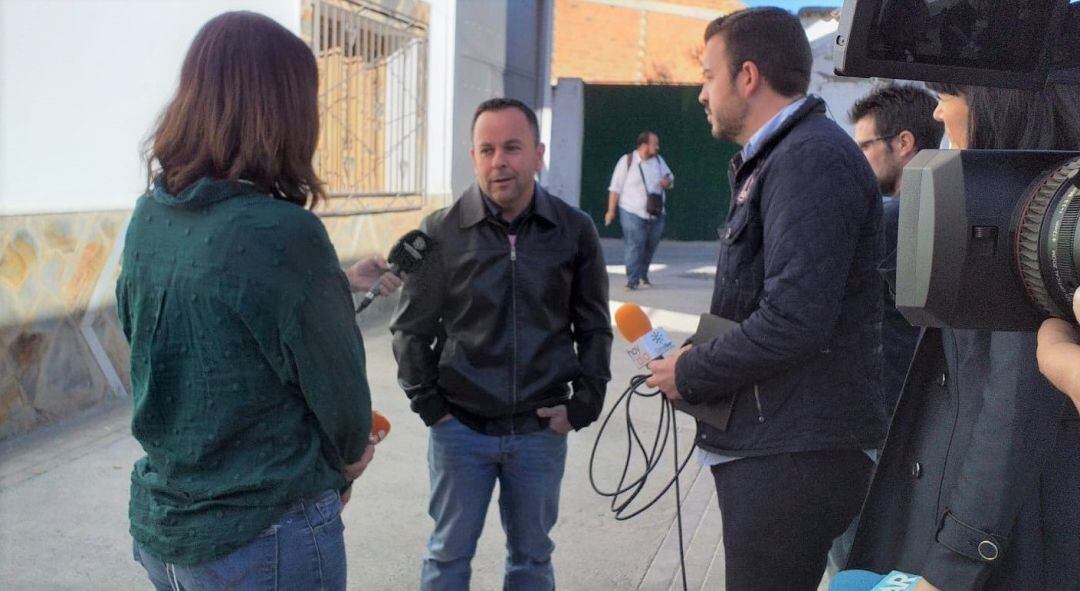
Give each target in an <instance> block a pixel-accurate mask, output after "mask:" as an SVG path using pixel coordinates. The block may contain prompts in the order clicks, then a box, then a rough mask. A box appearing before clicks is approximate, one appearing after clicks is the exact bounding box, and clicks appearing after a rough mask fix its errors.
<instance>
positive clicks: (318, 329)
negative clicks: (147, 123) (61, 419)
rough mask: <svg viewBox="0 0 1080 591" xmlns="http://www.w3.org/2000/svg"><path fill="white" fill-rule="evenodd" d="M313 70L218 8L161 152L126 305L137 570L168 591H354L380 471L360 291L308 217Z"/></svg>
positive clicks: (295, 51) (132, 236) (289, 42)
mask: <svg viewBox="0 0 1080 591" xmlns="http://www.w3.org/2000/svg"><path fill="white" fill-rule="evenodd" d="M317 84H318V72H317V69H316V65H315V58H314V55H313V54H312V52H311V50H310V49H309V48H308V47H307V46H306V45H305V44H304V43H303V41H301V40H300V39H299V38H298V37H296V36H295V35H294V34H292V33H291V32H289V31H288V30H287V29H285V28H284V27H282V26H281V25H279V24H278V23H276V22H274V21H273V20H271V19H269V18H267V17H265V16H261V15H257V14H254V13H249V12H232V13H226V14H223V15H221V16H218V17H216V18H214V19H212V20H211V21H209V22H208V23H206V25H204V26H203V28H202V29H201V30H200V31H199V33H198V35H197V36H196V37H195V40H194V41H193V42H192V45H191V48H190V49H189V50H188V53H187V57H186V58H185V60H184V64H183V68H182V70H181V74H180V85H179V89H178V90H177V92H176V96H175V97H174V98H173V99H172V101H171V103H170V104H169V105H168V107H167V108H166V109H165V111H164V113H163V115H162V117H161V120H160V122H159V123H158V126H157V128H156V130H155V132H154V134H153V137H152V138H151V140H150V147H149V150H148V158H147V160H148V169H149V172H150V176H151V179H152V180H151V184H150V187H149V189H148V190H147V192H146V194H144V195H143V196H142V197H141V198H140V199H139V201H138V203H137V205H136V207H135V211H134V213H133V215H132V218H131V222H130V225H129V226H128V231H127V237H126V242H125V247H124V256H123V263H122V271H121V273H120V277H119V280H118V281H117V286H116V293H117V300H118V310H119V315H120V320H121V323H122V325H123V328H124V334H125V336H126V337H127V339H128V341H129V343H130V344H131V382H132V397H133V402H134V411H133V415H132V421H131V431H132V434H133V435H134V436H135V438H136V439H137V440H138V441H139V443H140V444H141V445H142V447H143V449H144V450H145V452H146V456H145V457H143V458H142V459H140V460H139V461H138V462H136V464H135V467H134V470H133V471H132V475H131V503H130V509H129V511H130V518H131V535H132V537H133V538H134V541H135V558H136V560H138V561H139V562H140V563H141V564H142V566H143V567H144V568H145V569H146V571H147V574H148V575H149V578H150V580H151V581H152V582H153V584H154V586H155V587H156V588H157V589H159V590H161V589H218V588H229V589H275V588H280V589H344V588H345V579H346V574H345V573H346V571H345V549H344V539H343V536H342V531H343V527H344V526H343V524H342V521H341V517H340V512H341V508H342V505H343V504H344V503H345V502H346V501H347V500H348V495H349V490H350V489H349V486H350V485H351V482H352V480H354V479H355V478H357V477H358V476H359V475H360V473H361V472H362V471H363V469H364V468H365V467H366V465H367V463H368V462H369V461H370V460H371V457H372V453H373V448H372V447H371V446H370V445H369V444H368V434H369V432H370V429H371V403H370V393H369V390H368V385H367V377H366V374H365V369H364V349H363V342H362V340H361V337H360V332H359V330H358V329H357V326H356V323H355V318H354V315H353V308H352V299H351V297H350V293H349V291H350V284H351V287H352V288H353V289H354V290H360V289H367V288H368V287H370V286H371V285H374V284H375V283H376V282H379V283H380V285H381V286H382V289H383V291H384V292H386V293H388V292H389V291H391V290H392V288H393V287H395V286H396V283H395V282H396V279H395V280H388V279H387V280H382V281H380V279H379V275H380V273H381V271H382V270H383V269H385V262H384V261H379V260H376V259H367V260H365V261H361V263H358V264H357V265H356V266H354V267H353V268H352V269H350V270H349V272H348V276H347V275H346V273H343V272H342V270H341V268H340V267H339V266H338V258H337V255H336V253H335V251H334V247H333V246H332V245H331V243H330V240H329V238H328V236H327V234H326V230H325V228H324V227H323V225H322V223H321V222H320V221H319V219H318V218H317V217H316V216H315V215H314V214H312V213H311V212H310V211H308V210H307V209H305V206H314V204H315V203H317V202H318V201H319V199H320V198H322V197H323V189H322V186H321V183H320V181H319V179H318V178H317V177H316V175H315V172H314V170H313V169H312V164H311V162H312V156H313V154H314V151H315V145H316V141H317V138H318V107H317Z"/></svg>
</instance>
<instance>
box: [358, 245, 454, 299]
mask: <svg viewBox="0 0 1080 591" xmlns="http://www.w3.org/2000/svg"><path fill="white" fill-rule="evenodd" d="M434 249H435V241H434V240H432V239H431V236H428V235H427V234H425V233H423V232H421V231H420V230H412V231H410V232H407V233H406V234H405V235H404V236H402V237H401V238H399V239H398V241H397V242H396V243H394V246H393V248H391V249H390V255H389V256H387V257H386V262H388V263H390V273H393V274H394V275H397V276H398V277H401V274H402V273H412V272H413V271H416V270H417V269H419V268H420V266H421V265H423V264H424V260H425V258H426V257H427V256H428V255H429V254H430V253H431V251H432V250H434ZM378 296H379V282H378V281H376V282H375V285H374V286H372V288H371V290H370V291H368V292H367V293H366V294H364V299H363V300H361V301H360V305H359V306H357V308H356V313H357V314H359V313H360V312H363V311H364V308H367V307H368V306H370V305H371V302H374V301H375V298H377V297H378Z"/></svg>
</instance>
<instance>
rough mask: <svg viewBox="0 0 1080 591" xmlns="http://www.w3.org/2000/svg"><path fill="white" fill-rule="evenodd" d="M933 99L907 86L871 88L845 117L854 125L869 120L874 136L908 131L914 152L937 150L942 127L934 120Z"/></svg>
mask: <svg viewBox="0 0 1080 591" xmlns="http://www.w3.org/2000/svg"><path fill="white" fill-rule="evenodd" d="M935 108H937V99H935V98H934V95H932V94H930V92H929V91H927V90H925V89H923V88H919V87H917V86H911V85H890V86H883V87H881V88H877V89H875V90H874V91H873V92H871V93H870V94H868V95H866V96H864V97H863V98H861V99H859V100H858V101H857V102H856V103H855V106H853V107H851V113H850V114H849V115H848V117H849V118H850V119H851V122H852V123H858V122H859V120H861V119H863V118H864V117H873V121H874V128H875V131H877V134H878V136H881V137H886V138H892V137H896V136H897V135H900V132H902V131H908V132H910V133H911V135H912V136H914V137H915V150H916V151H918V150H923V149H926V148H937V147H938V146H940V145H941V136H942V135H943V134H944V133H945V126H944V125H942V124H941V123H940V122H938V121H935V120H934V109H935Z"/></svg>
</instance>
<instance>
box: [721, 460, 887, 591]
mask: <svg viewBox="0 0 1080 591" xmlns="http://www.w3.org/2000/svg"><path fill="white" fill-rule="evenodd" d="M712 473H713V478H714V479H715V480H716V493H717V497H718V499H719V502H720V515H721V518H722V520H723V524H724V525H723V527H724V560H725V569H726V570H725V578H726V582H727V588H728V589H733V590H737V591H754V590H761V591H776V590H778V589H783V590H785V591H799V590H803V589H805V590H807V591H813V590H815V589H817V587H818V584H819V583H820V582H821V576H822V574H824V572H825V561H826V557H827V555H828V552H829V547H830V546H831V545H832V541H833V538H835V537H837V536H839V535H840V534H842V533H844V529H846V528H847V526H848V524H850V523H851V520H852V519H853V518H854V517H855V515H856V514H858V512H859V509H860V508H861V507H862V502H863V497H864V496H865V495H866V490H867V487H868V486H869V484H870V476H871V474H872V473H873V463H872V462H871V461H870V458H869V457H867V455H866V454H865V453H863V452H862V451H860V450H846V451H816V452H803V453H784V454H776V455H768V456H755V457H748V458H742V459H739V460H736V461H733V462H727V463H723V464H717V465H715V466H713V467H712Z"/></svg>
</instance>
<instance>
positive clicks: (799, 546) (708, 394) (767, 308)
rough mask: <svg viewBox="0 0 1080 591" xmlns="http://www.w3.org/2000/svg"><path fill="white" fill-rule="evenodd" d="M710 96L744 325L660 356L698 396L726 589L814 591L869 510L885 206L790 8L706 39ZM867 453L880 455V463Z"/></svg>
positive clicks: (726, 283)
mask: <svg viewBox="0 0 1080 591" xmlns="http://www.w3.org/2000/svg"><path fill="white" fill-rule="evenodd" d="M705 40H706V45H705V53H704V55H703V65H704V67H705V83H704V85H703V87H702V92H701V96H700V97H699V98H700V100H701V102H702V104H703V106H705V109H706V112H707V114H708V117H709V121H710V123H711V126H712V133H713V136H714V137H716V138H718V139H725V140H731V141H736V142H738V143H739V144H741V145H742V146H743V150H742V152H740V153H739V154H737V155H736V156H735V158H734V159H733V161H732V169H731V172H730V173H729V180H730V182H731V187H732V191H731V195H732V203H731V209H730V210H729V212H728V218H727V222H726V223H725V226H724V227H723V228H722V229H721V232H720V256H719V260H718V262H717V267H716V283H715V287H714V290H713V299H712V305H711V308H710V312H711V313H712V314H714V315H717V316H720V317H723V318H727V319H728V320H732V321H734V322H737V323H738V326H737V327H736V328H735V329H733V330H731V331H729V332H727V333H725V334H723V335H721V336H719V337H716V338H714V339H712V340H710V341H707V342H697V343H694V344H693V346H692V347H688V348H684V349H682V350H680V351H677V352H675V353H674V354H672V355H669V356H667V357H666V358H665V359H664V360H663V361H659V362H655V361H654V362H652V363H650V366H649V367H650V369H651V370H652V372H653V376H652V377H651V378H650V379H649V383H650V384H652V385H656V386H658V387H659V388H660V389H661V390H662V391H663V392H664V393H665V395H667V397H668V398H671V399H679V398H682V399H685V400H686V401H687V402H690V403H695V404H696V403H708V402H714V401H721V400H730V401H731V416H730V419H729V421H728V423H727V425H720V426H715V425H709V424H706V423H703V422H699V423H698V435H697V445H698V447H699V448H700V449H701V450H703V453H702V454H701V460H702V461H703V462H704V463H706V464H708V465H710V466H711V469H712V472H713V477H714V480H715V481H716V490H717V498H718V501H719V504H720V512H721V521H722V523H723V528H724V532H723V540H724V558H725V579H726V582H727V585H728V588H729V589H739V590H740V591H743V590H755V589H761V590H770V591H771V590H776V589H785V590H799V589H806V590H812V589H816V588H817V586H818V582H819V581H820V580H821V575H822V573H823V572H824V570H825V560H826V555H827V553H828V550H829V547H830V545H831V543H832V540H833V538H835V537H836V536H839V535H840V534H841V533H842V532H843V531H844V529H845V528H846V527H847V526H848V524H849V523H850V522H851V520H852V518H854V516H855V514H856V513H858V511H859V506H860V504H861V503H862V500H863V497H864V495H865V493H866V488H867V484H868V483H869V480H870V475H871V473H872V470H873V462H872V460H871V458H870V457H869V456H870V455H871V454H872V453H873V451H874V450H875V449H876V448H878V447H880V446H881V444H882V440H883V438H884V436H885V427H886V416H885V408H884V404H883V400H882V396H881V388H880V381H881V309H882V301H881V293H882V279H881V277H880V275H879V274H878V271H877V265H878V261H879V260H880V259H881V256H882V254H883V253H882V248H883V241H882V239H881V197H880V193H879V191H878V183H877V179H876V178H875V177H874V173H873V171H872V170H871V169H870V166H869V165H868V164H867V161H866V158H864V157H863V155H862V154H860V153H859V149H858V148H857V147H856V146H855V143H854V142H853V141H852V140H851V138H850V137H848V136H847V134H846V133H844V131H843V130H842V129H841V128H840V127H839V126H838V125H836V123H834V122H833V121H831V120H829V119H828V118H827V117H826V115H825V112H826V108H825V103H824V102H823V101H822V100H821V99H819V98H817V97H814V96H807V95H806V91H807V88H808V85H809V79H810V67H811V61H812V60H811V54H810V47H809V43H808V42H807V40H806V36H805V34H804V33H803V30H802V27H801V25H800V24H799V19H798V18H796V17H795V16H794V15H792V14H791V13H789V12H787V11H784V10H782V9H777V8H758V9H749V10H744V11H739V12H735V13H732V14H730V15H728V16H725V17H721V18H719V19H717V20H715V21H713V22H712V23H711V24H710V25H709V26H708V28H707V29H706V36H705ZM868 452H869V453H868Z"/></svg>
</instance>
